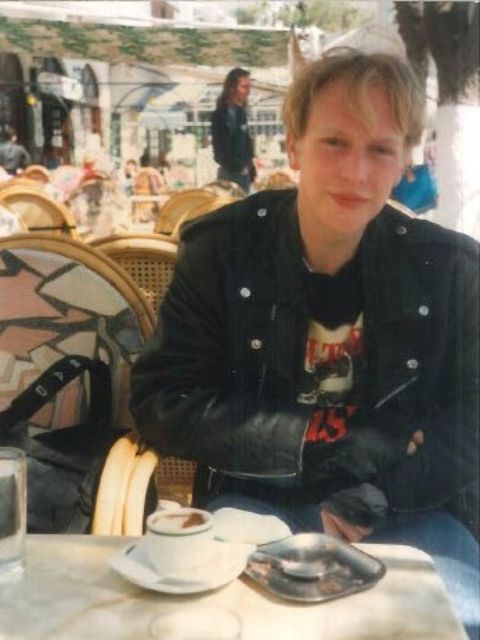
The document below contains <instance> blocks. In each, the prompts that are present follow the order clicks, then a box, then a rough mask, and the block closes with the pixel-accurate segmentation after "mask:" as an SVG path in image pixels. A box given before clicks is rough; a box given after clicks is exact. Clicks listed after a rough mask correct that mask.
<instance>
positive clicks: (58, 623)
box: [0, 535, 466, 640]
mask: <svg viewBox="0 0 480 640" xmlns="http://www.w3.org/2000/svg"><path fill="white" fill-rule="evenodd" d="M132 540H134V539H132V538H122V537H99V536H87V535H84V536H77V535H69V536H67V535H58V536H53V535H44V536H38V535H30V536H28V543H27V553H28V568H27V572H26V574H25V576H24V578H23V579H22V580H21V581H19V582H17V583H14V584H10V585H0V640H20V639H21V640H30V639H32V640H33V639H35V640H47V639H48V640H83V639H87V638H88V639H92V640H93V639H95V640H113V639H115V640H122V639H125V640H126V639H127V638H128V639H129V640H144V639H146V638H147V627H148V624H149V622H150V620H151V619H152V617H153V616H154V615H156V614H158V613H160V612H162V611H167V610H171V609H173V608H175V607H177V608H178V607H182V606H185V605H186V604H198V603H208V604H218V605H223V606H225V607H227V608H229V609H231V610H233V611H235V612H236V613H237V614H238V615H239V616H240V617H241V619H242V622H243V636H242V640H270V639H272V640H273V639H274V640H393V639H395V640H418V639H419V638H422V640H464V639H465V638H466V635H465V633H464V631H463V628H462V627H461V625H460V623H459V622H458V621H457V620H456V618H455V617H454V614H453V612H452V609H451V606H450V603H449V600H448V597H447V594H446V592H445V588H444V586H443V583H442V581H441V580H440V578H439V577H438V575H437V574H436V573H435V571H434V569H433V567H432V564H431V562H430V559H429V557H428V556H427V555H426V554H424V553H423V552H421V551H418V550H417V549H413V548H412V547H404V546H393V545H359V547H360V548H362V549H364V550H365V551H367V552H368V553H370V554H372V555H375V556H376V557H378V558H381V559H382V560H383V562H384V563H385V564H386V566H387V573H386V575H385V577H384V578H382V579H381V580H380V581H379V582H378V584H377V585H376V586H375V587H373V588H372V589H370V590H368V591H364V592H361V593H357V594H355V595H352V596H348V597H346V598H343V599H339V600H333V601H330V602H324V603H321V604H313V605H312V604H297V603H292V602H288V601H286V600H280V599H279V598H276V597H273V596H270V595H268V594H267V593H266V592H264V591H263V590H261V589H260V588H258V587H257V586H256V585H255V584H254V583H253V582H252V581H250V580H249V578H247V577H242V578H240V579H237V580H234V581H233V582H231V583H230V584H228V585H227V586H225V587H223V588H220V589H217V590H216V591H212V592H207V593H202V594H198V595H188V596H172V595H166V594H161V593H157V592H153V591H147V590H144V589H141V588H140V587H136V586H135V585H133V584H130V583H129V582H127V581H126V580H124V579H123V578H121V577H120V576H118V575H117V574H116V573H114V571H113V570H112V569H110V568H109V565H108V558H110V557H112V556H113V555H116V554H117V553H119V551H120V550H121V549H123V548H124V547H125V546H127V545H128V544H129V542H131V541H132Z"/></svg>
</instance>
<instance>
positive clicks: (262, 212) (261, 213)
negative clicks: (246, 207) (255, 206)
mask: <svg viewBox="0 0 480 640" xmlns="http://www.w3.org/2000/svg"><path fill="white" fill-rule="evenodd" d="M266 215H267V210H266V209H259V210H258V211H257V216H258V217H259V218H264V217H265V216H266Z"/></svg>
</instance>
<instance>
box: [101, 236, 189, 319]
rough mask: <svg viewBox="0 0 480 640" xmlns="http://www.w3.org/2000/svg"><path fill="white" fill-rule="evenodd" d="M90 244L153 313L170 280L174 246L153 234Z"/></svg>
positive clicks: (174, 259) (175, 247) (115, 237)
mask: <svg viewBox="0 0 480 640" xmlns="http://www.w3.org/2000/svg"><path fill="white" fill-rule="evenodd" d="M90 245H91V246H93V247H95V248H96V249H99V250H100V251H102V252H103V253H105V254H106V255H107V256H109V257H110V258H111V259H112V260H115V262H116V263H117V264H119V265H120V266H121V267H122V268H123V269H125V271H126V272H127V273H128V274H129V275H130V276H131V278H132V279H133V280H134V281H135V283H136V284H137V286H138V287H139V289H140V290H141V291H142V293H143V294H144V296H145V298H146V299H147V300H148V302H149V303H150V306H151V308H152V311H153V313H155V314H156V313H157V312H158V308H159V307H160V304H161V302H162V301H163V298H164V297H165V294H166V292H167V289H168V287H169V285H170V282H171V280H172V276H173V271H174V269H175V261H176V259H177V246H176V245H175V244H173V243H172V242H165V241H164V240H162V239H161V238H159V237H158V236H157V235H155V234H153V233H151V234H140V233H127V234H124V235H111V236H105V237H103V238H96V239H95V240H92V241H91V243H90Z"/></svg>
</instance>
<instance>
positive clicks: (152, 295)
mask: <svg viewBox="0 0 480 640" xmlns="http://www.w3.org/2000/svg"><path fill="white" fill-rule="evenodd" d="M91 245H92V246H93V247H94V248H96V249H99V250H100V251H103V252H104V253H105V254H106V255H107V256H108V257H110V258H112V259H113V260H115V262H117V264H119V265H120V266H121V267H122V268H123V269H125V271H126V272H127V273H128V274H129V275H130V276H131V277H132V279H133V280H134V281H135V282H136V284H137V286H138V287H139V289H140V290H141V291H142V292H143V293H144V295H145V298H146V299H147V300H148V301H149V303H150V305H151V308H152V311H153V312H155V313H157V312H158V309H159V307H160V304H161V303H162V301H163V299H164V297H165V294H166V292H167V290H168V287H169V285H170V282H171V279H172V277H173V272H174V268H175V261H176V258H177V246H176V245H175V244H173V243H171V242H165V241H164V240H162V239H161V238H159V237H158V236H156V235H155V234H133V233H130V234H125V235H116V236H115V235H114V236H108V237H105V238H98V239H95V240H93V241H92V242H91ZM195 469H196V465H195V464H194V463H193V462H190V461H189V460H183V459H180V458H175V457H168V458H161V459H160V462H159V464H158V467H157V472H156V484H157V492H158V494H159V496H160V497H162V498H168V499H171V500H176V501H179V502H180V503H181V504H190V502H191V499H192V485H193V476H194V474H195Z"/></svg>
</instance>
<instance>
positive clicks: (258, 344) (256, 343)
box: [250, 338, 263, 349]
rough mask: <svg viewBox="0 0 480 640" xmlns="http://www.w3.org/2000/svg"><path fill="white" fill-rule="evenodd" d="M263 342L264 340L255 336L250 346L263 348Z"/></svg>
mask: <svg viewBox="0 0 480 640" xmlns="http://www.w3.org/2000/svg"><path fill="white" fill-rule="evenodd" d="M262 344H263V343H262V341H261V340H259V339H258V338H253V340H250V346H251V347H252V349H261V348H262Z"/></svg>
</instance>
